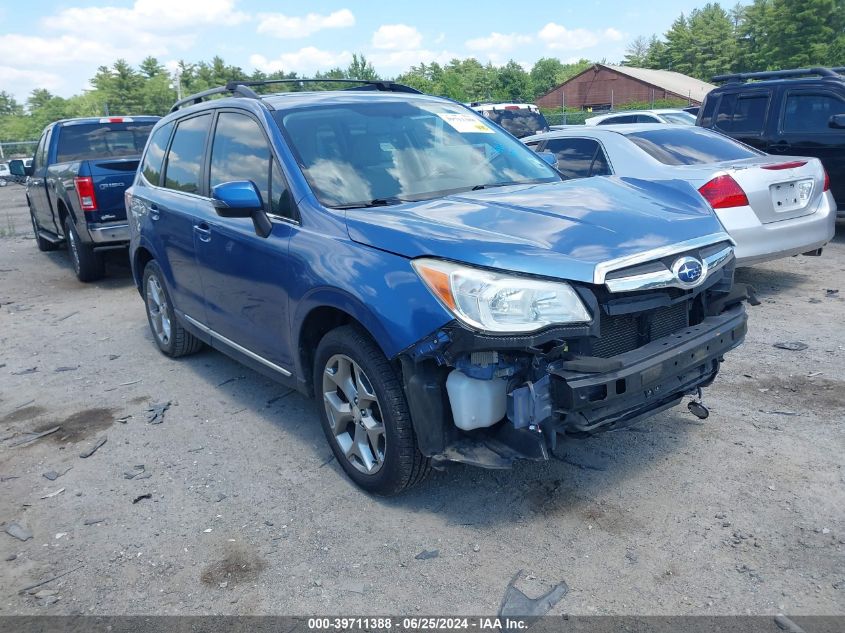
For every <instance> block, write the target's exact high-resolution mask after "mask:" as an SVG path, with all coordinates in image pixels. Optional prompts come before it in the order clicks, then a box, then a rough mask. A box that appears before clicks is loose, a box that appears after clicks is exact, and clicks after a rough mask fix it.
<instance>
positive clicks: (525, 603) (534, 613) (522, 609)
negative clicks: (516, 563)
mask: <svg viewBox="0 0 845 633" xmlns="http://www.w3.org/2000/svg"><path fill="white" fill-rule="evenodd" d="M521 575H522V570H521V569H520V570H519V571H518V572H516V574H514V577H513V578H511V581H510V582H509V583H508V588H507V589H506V590H505V596H504V598H503V599H502V606H501V607H499V616H515V617H539V616H542V615H546V613H548V612H549V611H550V610H551V609H552V607H554V606H555V605H556V604H557V603H558V602H560V601H561V600H562V599H563V597H564V596H565V595H566V594H567V592H568V591H569V587H568V586H567V585H566V583H565V582H561V583H560V584H558V585H555V586H554V587H552V589H551V590H549V591H548V592H547V593H545V594H543V595H542V596H540V597H539V598H529V597H528V596H526V595H525V594H524V593H522V592H521V591H520V590H519V589H517V588H516V587H515V586H514V585H515V583H516V581H517V580H518V579H519V577H520V576H521Z"/></svg>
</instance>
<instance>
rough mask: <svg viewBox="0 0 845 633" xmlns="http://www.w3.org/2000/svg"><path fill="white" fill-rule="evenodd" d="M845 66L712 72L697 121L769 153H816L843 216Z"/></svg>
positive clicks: (844, 203) (844, 181) (844, 209)
mask: <svg viewBox="0 0 845 633" xmlns="http://www.w3.org/2000/svg"><path fill="white" fill-rule="evenodd" d="M843 73H845V67H839V68H799V69H796V70H777V71H772V72H759V73H741V74H735V75H719V76H717V77H713V82H714V83H721V84H724V85H721V86H719V87H718V88H715V89H714V90H711V91H710V93H709V94H708V95H707V96H706V97H705V99H704V103H703V104H702V105H701V110H700V112H699V113H698V121H697V123H698V125H700V126H702V127H706V128H712V129H715V130H718V131H719V132H723V133H724V134H727V135H728V136H732V137H734V138H735V139H737V140H739V141H742V142H743V143H747V144H748V145H751V146H753V147H756V148H757V149H760V150H762V151H764V152H767V153H769V154H789V155H792V156H796V155H797V156H815V157H816V158H818V159H820V160H821V161H822V164H823V165H824V167H825V169H826V170H827V174H828V177H829V178H830V189H831V192H832V193H833V197H834V198H835V199H836V202H837V204H838V205H839V212H838V214H837V215H838V217H839V218H840V219H842V218H845V75H843Z"/></svg>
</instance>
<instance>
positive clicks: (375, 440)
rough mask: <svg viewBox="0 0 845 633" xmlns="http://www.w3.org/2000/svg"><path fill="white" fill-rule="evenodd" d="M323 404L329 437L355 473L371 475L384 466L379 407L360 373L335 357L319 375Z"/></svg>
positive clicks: (352, 363)
mask: <svg viewBox="0 0 845 633" xmlns="http://www.w3.org/2000/svg"><path fill="white" fill-rule="evenodd" d="M323 403H324V405H325V407H326V415H327V417H328V421H329V427H330V428H331V431H332V437H333V438H334V441H335V442H336V443H337V445H338V447H339V448H340V450H341V453H343V455H344V456H345V457H346V459H347V460H348V461H349V463H350V464H352V466H354V467H355V469H356V470H358V471H360V472H362V473H364V474H366V475H373V474H375V473H377V472H378V471H379V470H381V467H382V466H383V465H384V456H385V450H386V446H387V445H386V436H385V432H384V421H383V418H382V410H381V405H380V404H379V401H378V397H377V396H376V394H375V390H374V389H373V385H372V383H371V382H370V379H369V378H368V377H367V375H366V374H365V373H364V370H362V369H361V367H360V366H359V365H358V363H356V362H355V361H353V360H352V359H351V358H349V356H346V355H345V354H335V355H334V356H332V357H331V358H329V361H328V362H327V363H326V367H325V370H324V372H323Z"/></svg>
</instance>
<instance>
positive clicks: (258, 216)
mask: <svg viewBox="0 0 845 633" xmlns="http://www.w3.org/2000/svg"><path fill="white" fill-rule="evenodd" d="M211 198H212V204H213V205H214V210H215V211H217V215H219V216H220V217H221V218H252V223H253V225H254V226H255V233H256V235H258V236H260V237H267V236H268V235H270V233H271V232H272V231H273V224H272V223H271V222H270V218H268V217H267V214H266V213H264V203H263V202H262V201H261V194H260V193H259V192H258V188H257V187H256V186H255V183H253V182H252V181H250V180H235V181H233V182H224V183H221V184H219V185H217V186H216V187H212V189H211Z"/></svg>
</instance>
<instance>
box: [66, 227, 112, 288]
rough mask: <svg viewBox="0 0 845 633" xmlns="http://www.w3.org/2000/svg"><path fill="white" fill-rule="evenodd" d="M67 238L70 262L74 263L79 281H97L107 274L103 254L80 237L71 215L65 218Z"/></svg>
mask: <svg viewBox="0 0 845 633" xmlns="http://www.w3.org/2000/svg"><path fill="white" fill-rule="evenodd" d="M65 238H66V239H67V250H68V254H69V255H70V263H71V264H73V271H74V272H75V273H76V278H77V279H79V281H81V282H85V283H87V282H89V281H96V280H97V279H100V278H102V277H103V275H105V274H106V265H105V262H103V256H102V255H101V254H100V253H98V252H96V251H95V250H94V249H93V248H92V247H91V245H90V244H85V243H83V242H82V240H80V239H79V233H77V232H76V227H75V226H74V224H73V220H72V219H71V217H70V215H68V216H67V217H66V218H65Z"/></svg>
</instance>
